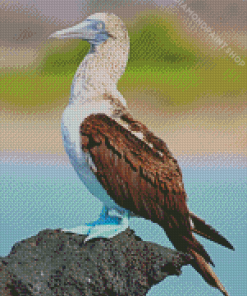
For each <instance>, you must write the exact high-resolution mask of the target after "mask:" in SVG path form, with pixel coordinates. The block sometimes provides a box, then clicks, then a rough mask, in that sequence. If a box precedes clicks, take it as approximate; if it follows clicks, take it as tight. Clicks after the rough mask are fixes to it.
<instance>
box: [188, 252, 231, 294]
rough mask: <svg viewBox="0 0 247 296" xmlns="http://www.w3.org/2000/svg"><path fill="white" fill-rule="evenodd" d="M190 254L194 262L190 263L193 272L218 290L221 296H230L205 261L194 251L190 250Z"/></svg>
mask: <svg viewBox="0 0 247 296" xmlns="http://www.w3.org/2000/svg"><path fill="white" fill-rule="evenodd" d="M190 253H191V254H192V255H193V257H194V258H195V260H194V261H193V262H192V266H193V267H194V268H195V270H196V271H197V272H198V273H200V275H201V276H202V277H203V278H204V280H205V281H206V282H207V283H208V284H209V285H211V286H213V287H215V288H217V289H219V290H220V291H221V292H222V294H223V295H225V296H230V295H229V294H228V293H227V291H226V289H225V288H224V286H223V285H222V283H221V282H220V280H219V279H218V277H217V276H216V274H215V272H214V271H213V269H212V267H211V266H210V264H209V263H207V262H206V261H205V259H204V258H203V257H202V256H201V255H199V254H198V253H197V252H196V251H194V250H192V249H191V250H190Z"/></svg>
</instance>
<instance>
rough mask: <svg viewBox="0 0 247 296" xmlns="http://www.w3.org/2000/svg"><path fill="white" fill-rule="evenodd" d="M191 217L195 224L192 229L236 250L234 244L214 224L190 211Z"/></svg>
mask: <svg viewBox="0 0 247 296" xmlns="http://www.w3.org/2000/svg"><path fill="white" fill-rule="evenodd" d="M190 218H191V220H192V222H193V224H194V227H193V228H192V231H193V232H195V233H197V234H199V235H201V236H203V237H205V238H207V239H210V240H211V241H214V242H216V243H218V244H220V245H222V246H224V247H226V248H229V249H231V250H234V247H233V246H232V244H231V243H230V242H229V241H228V240H227V239H226V238H224V237H223V236H222V235H221V234H220V233H219V232H218V231H217V230H215V229H214V228H213V227H212V226H210V225H208V224H206V222H205V221H204V220H202V219H201V218H199V217H197V216H196V215H195V214H194V213H192V212H190Z"/></svg>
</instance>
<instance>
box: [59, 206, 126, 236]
mask: <svg viewBox="0 0 247 296" xmlns="http://www.w3.org/2000/svg"><path fill="white" fill-rule="evenodd" d="M129 217H130V214H129V211H127V210H126V211H125V212H124V213H123V215H122V217H118V216H110V215H109V209H108V208H107V207H105V206H104V207H103V209H102V211H101V214H100V217H99V219H97V220H96V221H94V222H90V223H86V224H85V225H82V226H79V227H76V228H73V229H63V231H65V232H67V231H69V232H74V233H78V234H85V235H87V237H86V239H85V241H84V242H86V241H89V240H91V239H93V238H97V237H105V238H111V237H113V236H115V235H117V234H119V233H120V232H122V231H124V230H125V229H126V228H128V225H129Z"/></svg>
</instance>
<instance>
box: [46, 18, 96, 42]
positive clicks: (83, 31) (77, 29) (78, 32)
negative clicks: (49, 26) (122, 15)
mask: <svg viewBox="0 0 247 296" xmlns="http://www.w3.org/2000/svg"><path fill="white" fill-rule="evenodd" d="M97 33H98V32H97V31H95V30H93V29H92V26H91V23H90V21H84V22H82V23H80V24H78V25H75V26H73V27H71V28H67V29H64V30H61V31H57V32H55V33H53V34H52V35H50V36H49V38H57V39H83V40H93V39H95V37H96V34H97Z"/></svg>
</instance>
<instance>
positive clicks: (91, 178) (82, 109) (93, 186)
mask: <svg viewBox="0 0 247 296" xmlns="http://www.w3.org/2000/svg"><path fill="white" fill-rule="evenodd" d="M111 108H112V107H111V105H110V102H107V101H102V102H97V103H96V102H92V101H91V102H89V101H88V102H84V103H83V104H82V102H80V101H75V102H71V103H70V104H69V105H68V106H67V108H66V109H65V111H64V113H63V116H62V123H61V129H62V137H63V143H64V148H65V151H66V152H67V154H68V156H69V159H70V162H71V164H72V165H73V167H74V169H75V171H76V172H77V174H78V176H79V178H80V179H81V180H82V182H83V183H84V185H85V186H86V187H87V189H88V190H89V191H90V193H92V194H93V195H94V196H95V197H97V198H99V200H100V201H102V202H103V203H104V204H105V205H106V206H107V207H108V208H109V209H115V210H118V211H120V212H122V211H123V208H121V207H120V206H118V205H117V204H116V203H115V202H114V201H113V200H112V199H111V198H110V196H109V195H108V194H107V192H106V191H105V189H104V188H103V187H102V186H101V184H100V183H99V181H98V180H97V178H96V177H95V175H94V173H93V171H94V170H97V168H96V167H95V166H94V164H93V161H92V159H91V157H90V155H89V154H88V153H84V152H83V150H82V149H81V140H80V126H81V123H82V122H83V120H84V119H85V118H86V117H88V116H89V115H90V114H97V113H104V114H107V115H108V116H110V115H111Z"/></svg>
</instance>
